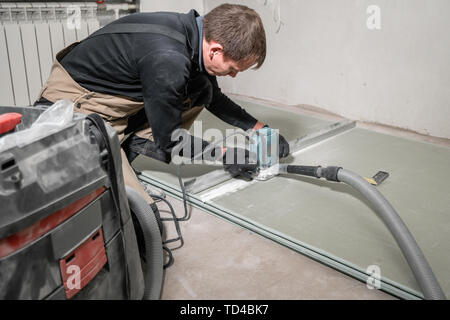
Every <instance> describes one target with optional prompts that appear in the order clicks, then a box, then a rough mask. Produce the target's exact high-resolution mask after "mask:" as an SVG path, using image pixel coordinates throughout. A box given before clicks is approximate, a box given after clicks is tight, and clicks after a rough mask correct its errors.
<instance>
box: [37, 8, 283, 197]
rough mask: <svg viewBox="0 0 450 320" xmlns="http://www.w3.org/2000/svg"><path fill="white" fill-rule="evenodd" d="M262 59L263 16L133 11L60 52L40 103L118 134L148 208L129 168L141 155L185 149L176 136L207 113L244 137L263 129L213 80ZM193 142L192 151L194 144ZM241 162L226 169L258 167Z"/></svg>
mask: <svg viewBox="0 0 450 320" xmlns="http://www.w3.org/2000/svg"><path fill="white" fill-rule="evenodd" d="M265 55H266V39H265V32H264V27H263V25H262V22H261V19H260V17H259V15H258V14H257V13H256V12H255V11H254V10H252V9H250V8H248V7H245V6H242V5H230V4H224V5H221V6H219V7H217V8H215V9H213V10H212V11H211V12H209V13H208V14H207V15H205V16H204V17H200V16H199V14H198V13H197V12H196V11H195V10H191V11H190V12H189V13H187V14H178V13H170V12H158V13H137V14H132V15H129V16H126V17H123V18H121V19H118V20H116V21H114V22H112V23H111V24H109V25H107V26H105V27H104V28H102V29H100V30H98V31H97V32H95V33H93V34H92V35H91V36H89V37H88V38H87V39H85V40H83V41H82V42H81V43H74V44H72V45H70V46H69V47H67V48H66V49H64V50H62V51H61V52H59V53H58V54H57V56H56V60H55V62H54V65H53V67H52V70H51V74H50V76H49V79H48V80H47V82H46V83H45V84H44V86H43V88H42V89H41V92H40V95H39V97H38V102H39V103H52V102H55V101H56V100H59V99H63V98H66V99H70V100H72V101H73V102H74V108H75V111H78V112H83V113H87V114H89V113H93V112H94V113H97V114H99V115H100V116H101V117H102V118H103V119H104V120H105V121H106V122H107V123H109V124H110V125H111V126H112V127H113V128H114V129H115V130H116V131H117V134H118V137H119V142H120V143H121V146H122V150H121V152H122V169H123V173H124V181H125V184H126V185H129V186H131V187H132V188H135V189H136V190H138V191H139V192H140V193H141V194H142V195H143V196H144V197H145V198H146V199H147V201H148V202H149V203H151V202H152V200H151V199H150V198H149V196H148V195H147V194H146V193H145V191H144V190H143V189H142V187H141V186H140V183H139V181H138V179H137V177H136V175H135V174H134V171H133V169H132V168H131V166H130V164H129V163H130V162H132V161H133V159H134V158H135V157H136V156H137V155H138V154H144V155H147V156H150V157H153V158H155V159H158V160H161V161H164V162H167V163H168V162H170V160H171V153H172V151H173V150H174V148H175V147H176V146H177V144H178V143H182V142H180V141H172V140H171V134H172V132H173V131H174V130H176V129H179V128H185V129H188V128H189V127H190V126H191V125H192V123H193V121H194V120H195V118H196V117H197V116H198V114H199V113H200V112H201V111H202V109H203V108H206V109H207V110H208V111H210V112H212V113H213V114H214V115H216V116H217V117H218V118H220V119H222V120H223V121H225V122H227V123H229V124H231V125H234V126H236V127H239V128H242V129H243V130H248V129H253V130H257V129H260V128H261V127H263V126H264V124H263V123H261V122H259V121H257V120H256V119H255V118H253V117H252V116H251V115H249V114H248V113H247V112H246V111H245V110H244V109H242V108H241V107H239V106H238V105H237V104H235V103H234V102H232V101H231V100H230V99H228V98H227V97H226V96H225V95H224V94H223V93H222V92H221V90H220V88H219V86H218V84H217V80H216V76H227V75H228V76H231V77H235V76H236V75H237V74H238V73H239V72H243V71H245V70H247V69H249V68H250V67H252V66H254V65H256V68H259V67H260V66H261V65H262V64H263V62H264V59H265ZM190 140H191V143H192V150H194V148H193V146H194V144H195V143H198V142H199V141H198V140H197V141H196V139H194V138H192V139H190ZM200 143H201V145H202V149H204V148H205V147H206V146H207V142H205V141H200ZM279 150H280V156H281V157H283V156H286V155H287V154H288V153H289V145H288V144H287V142H286V140H285V139H284V138H283V137H282V136H281V135H280V146H279ZM217 153H218V154H216V156H217V157H223V159H230V158H231V159H235V158H236V156H233V155H237V154H240V152H237V150H235V148H227V149H224V150H217ZM229 153H232V156H231V157H229V156H228V157H227V154H228V155H229ZM235 160H236V159H235ZM244 160H245V161H244V163H242V162H241V163H237V161H232V162H231V163H225V162H224V166H225V168H226V169H227V170H229V171H230V172H232V173H233V174H235V175H242V176H246V177H249V174H250V173H251V172H252V171H254V169H255V167H256V166H255V165H252V164H249V160H248V152H245V159H244Z"/></svg>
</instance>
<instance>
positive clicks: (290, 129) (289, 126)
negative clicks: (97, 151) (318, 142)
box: [133, 100, 331, 186]
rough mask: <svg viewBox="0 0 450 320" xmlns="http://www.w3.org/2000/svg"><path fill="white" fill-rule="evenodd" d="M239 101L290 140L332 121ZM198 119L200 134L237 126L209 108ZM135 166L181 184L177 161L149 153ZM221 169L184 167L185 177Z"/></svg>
mask: <svg viewBox="0 0 450 320" xmlns="http://www.w3.org/2000/svg"><path fill="white" fill-rule="evenodd" d="M236 103H238V104H239V105H240V106H242V107H243V108H244V109H245V110H246V111H247V112H248V113H250V114H251V115H252V116H253V117H255V118H256V119H258V120H259V121H261V122H264V123H267V124H268V125H270V126H271V127H272V128H275V129H279V130H280V133H281V134H282V135H283V136H284V137H285V138H286V139H287V140H288V141H290V140H294V139H295V138H298V137H302V136H305V135H307V134H309V133H312V132H315V131H318V130H320V129H321V128H323V127H326V126H327V125H329V124H330V123H331V122H330V121H326V120H321V119H318V118H314V117H310V116H304V115H299V114H296V113H293V112H288V111H283V110H280V109H278V108H274V107H269V106H264V105H261V104H256V103H252V102H246V101H245V102H244V101H240V100H236ZM197 120H198V121H201V126H202V130H201V131H199V132H198V133H200V134H198V133H196V135H197V136H202V134H203V133H204V132H206V130H208V129H212V128H216V129H218V130H220V131H221V132H223V135H224V136H225V132H226V129H233V128H234V127H233V126H230V125H228V124H227V123H225V122H223V121H221V120H220V119H218V118H217V117H215V116H214V115H213V114H211V113H210V112H209V111H207V110H206V109H205V110H203V111H202V113H201V114H200V116H199V117H198V118H197ZM191 132H192V133H194V128H191ZM133 167H134V168H135V169H136V170H139V171H143V172H144V173H145V174H147V175H149V176H151V177H154V178H157V179H160V180H161V181H164V182H166V183H168V184H170V185H173V186H178V178H177V166H175V165H173V164H169V165H168V164H165V163H163V162H161V161H157V160H153V159H150V158H148V157H145V156H139V157H137V158H136V160H134V162H133ZM218 169H219V170H222V167H221V166H219V167H217V166H207V165H201V164H191V165H185V166H183V167H182V168H181V176H182V178H183V180H186V181H187V180H189V179H192V178H195V177H198V176H200V175H203V174H206V173H208V172H211V171H214V170H218Z"/></svg>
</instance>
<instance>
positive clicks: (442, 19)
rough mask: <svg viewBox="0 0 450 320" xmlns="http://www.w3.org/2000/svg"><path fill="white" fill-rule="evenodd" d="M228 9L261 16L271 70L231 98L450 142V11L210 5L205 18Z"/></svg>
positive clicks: (215, 1)
mask: <svg viewBox="0 0 450 320" xmlns="http://www.w3.org/2000/svg"><path fill="white" fill-rule="evenodd" d="M183 2H184V1H183ZM194 2H195V1H194ZM223 2H229V3H241V4H245V5H248V6H249V7H252V8H254V9H255V10H256V11H257V12H258V13H259V14H260V15H261V17H262V19H263V21H264V25H265V28H266V33H267V40H268V52H267V54H268V55H267V59H266V62H265V64H264V65H263V66H262V68H261V69H260V70H257V71H247V72H245V73H242V74H239V75H238V76H237V78H235V79H231V78H222V79H220V83H221V86H222V89H223V91H224V92H229V93H236V94H242V95H247V96H253V97H258V98H263V99H268V100H272V101H278V102H282V103H286V104H292V105H296V104H307V105H312V106H316V107H320V108H324V109H327V110H329V111H331V112H334V113H337V114H340V115H342V116H345V117H347V118H350V119H356V120H364V121H369V122H377V123H382V124H387V125H392V126H396V127H401V128H405V129H410V130H413V131H417V132H420V133H424V134H429V135H433V136H438V137H445V138H450V36H449V31H450V20H449V19H448V13H449V12H450V1H448V0H433V1H426V0H339V1H336V0H316V1H311V0H244V1H232V0H228V1H219V0H207V1H205V8H204V9H205V12H208V11H209V10H211V9H212V8H214V7H215V6H217V5H219V4H220V3H223ZM369 5H377V6H379V7H380V9H381V30H369V29H368V28H367V26H366V21H367V19H368V17H369V14H367V13H366V10H367V7H368V6H369ZM280 18H281V22H280Z"/></svg>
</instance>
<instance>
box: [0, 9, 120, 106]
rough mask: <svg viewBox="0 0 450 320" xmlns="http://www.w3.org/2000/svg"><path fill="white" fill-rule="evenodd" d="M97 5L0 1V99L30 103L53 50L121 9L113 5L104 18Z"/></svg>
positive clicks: (3, 102) (47, 69) (83, 35)
mask: <svg viewBox="0 0 450 320" xmlns="http://www.w3.org/2000/svg"><path fill="white" fill-rule="evenodd" d="M97 8H98V6H97V4H96V3H95V2H90V3H86V2H85V3H76V2H71V3H68V2H64V3H63V2H47V3H45V2H39V3H37V2H31V3H30V2H27V3H23V2H17V3H14V2H11V3H5V2H0V23H1V25H0V105H8V106H13V105H14V106H27V105H30V104H33V103H34V101H35V100H36V98H37V96H38V94H39V91H40V89H41V86H42V84H43V83H44V82H45V81H46V80H47V77H48V75H49V73H50V68H51V65H52V63H53V60H54V58H55V55H56V53H57V52H58V51H59V50H61V49H63V48H64V47H66V46H68V45H69V44H71V43H73V42H75V41H80V40H82V39H84V38H86V37H87V36H88V35H89V34H91V33H93V32H94V31H96V30H97V29H98V28H99V27H100V25H104V24H105V23H106V22H109V21H111V20H112V19H115V18H118V17H119V14H118V12H119V9H121V10H122V9H123V7H116V8H111V10H110V12H112V14H110V15H108V18H105V15H104V14H103V15H102V12H105V11H104V10H103V11H100V12H98V10H97ZM118 8H119V9H118ZM103 9H105V8H104V7H103ZM108 9H109V8H108ZM114 9H115V10H114Z"/></svg>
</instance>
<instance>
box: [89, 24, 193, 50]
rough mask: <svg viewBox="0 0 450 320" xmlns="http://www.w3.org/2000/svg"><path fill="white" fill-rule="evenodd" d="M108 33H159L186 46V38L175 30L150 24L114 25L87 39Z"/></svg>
mask: <svg viewBox="0 0 450 320" xmlns="http://www.w3.org/2000/svg"><path fill="white" fill-rule="evenodd" d="M108 33H157V34H161V35H164V36H166V37H169V38H172V39H174V40H176V41H178V42H181V43H182V44H183V45H186V36H185V35H184V34H182V33H181V32H178V31H177V30H175V29H172V28H170V27H167V26H164V25H161V24H148V23H113V24H109V25H106V26H105V27H103V28H101V29H99V30H97V31H95V32H94V33H93V34H91V35H90V36H89V37H88V38H87V39H89V38H93V37H96V36H99V35H102V34H108Z"/></svg>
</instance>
